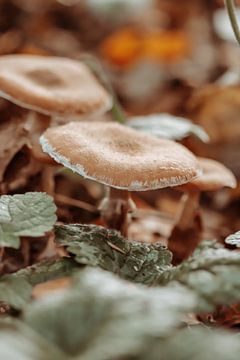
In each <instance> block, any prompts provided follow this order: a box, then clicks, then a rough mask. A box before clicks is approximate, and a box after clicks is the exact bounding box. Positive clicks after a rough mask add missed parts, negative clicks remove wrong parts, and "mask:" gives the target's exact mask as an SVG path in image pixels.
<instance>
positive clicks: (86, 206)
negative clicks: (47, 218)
mask: <svg viewBox="0 0 240 360" xmlns="http://www.w3.org/2000/svg"><path fill="white" fill-rule="evenodd" d="M54 199H55V200H56V201H57V202H59V203H61V204H64V205H68V206H75V207H77V208H79V209H83V210H86V211H89V212H92V213H97V212H98V210H97V208H96V207H95V206H93V205H91V204H88V203H86V202H85V201H81V200H76V199H72V198H69V197H68V196H65V195H62V194H55V195H54Z"/></svg>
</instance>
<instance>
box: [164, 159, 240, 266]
mask: <svg viewBox="0 0 240 360" xmlns="http://www.w3.org/2000/svg"><path fill="white" fill-rule="evenodd" d="M198 162H199V165H200V167H201V169H202V171H203V173H202V175H201V176H199V177H197V178H196V179H194V180H191V181H190V182H188V183H187V184H184V185H181V186H179V187H178V188H179V189H180V190H182V191H184V192H185V194H184V196H183V198H182V202H181V207H180V211H179V213H178V216H177V220H176V224H175V226H174V228H173V230H172V234H171V236H170V238H169V249H170V250H171V251H172V252H173V253H174V263H175V264H177V263H178V262H179V261H180V260H183V258H186V257H187V256H188V255H190V253H191V252H192V251H193V250H194V248H195V245H196V244H197V243H198V242H199V241H200V240H201V233H202V230H203V227H202V219H201V215H200V211H199V210H200V205H199V199H200V195H201V192H204V191H217V190H221V189H223V188H225V187H228V188H235V187H236V186H237V181H236V178H235V176H234V175H233V173H232V172H231V171H230V170H229V169H227V168H226V167H225V166H224V165H222V164H221V163H219V162H218V161H215V160H212V159H206V158H198ZM195 228H197V231H196V232H195V231H194V230H195ZM188 235H189V241H188ZM180 238H182V239H184V241H185V242H186V243H187V242H188V244H184V246H183V245H182V244H180V243H179V242H180Z"/></svg>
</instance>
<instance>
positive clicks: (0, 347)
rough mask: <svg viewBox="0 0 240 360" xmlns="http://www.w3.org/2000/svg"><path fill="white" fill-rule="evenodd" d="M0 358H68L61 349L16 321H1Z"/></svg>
mask: <svg viewBox="0 0 240 360" xmlns="http://www.w3.org/2000/svg"><path fill="white" fill-rule="evenodd" d="M0 359H2V360H33V359H34V360H43V359H44V360H67V358H66V356H65V355H63V354H62V353H61V351H60V350H57V349H56V348H54V346H53V345H51V344H49V343H48V342H47V341H45V340H44V339H43V338H42V337H40V336H39V335H38V334H36V333H35V332H33V331H32V330H31V329H29V328H27V327H26V326H25V325H23V324H22V323H19V322H16V321H0Z"/></svg>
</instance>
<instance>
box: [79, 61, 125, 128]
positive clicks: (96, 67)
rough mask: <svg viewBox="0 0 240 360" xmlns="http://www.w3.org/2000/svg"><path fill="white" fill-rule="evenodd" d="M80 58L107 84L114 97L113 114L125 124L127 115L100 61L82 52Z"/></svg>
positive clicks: (104, 84)
mask: <svg viewBox="0 0 240 360" xmlns="http://www.w3.org/2000/svg"><path fill="white" fill-rule="evenodd" d="M80 60H82V61H83V62H85V64H86V65H87V66H88V67H89V68H90V69H91V70H92V71H93V72H94V73H95V74H96V76H98V78H99V80H100V81H101V82H102V84H103V86H105V87H106V89H107V90H108V91H109V92H110V94H111V95H112V99H113V106H112V109H111V112H112V115H113V117H114V119H115V120H116V121H118V122H119V123H121V124H124V123H125V122H126V117H125V115H124V111H123V109H122V106H121V105H120V103H119V101H118V98H117V96H116V94H115V91H114V89H113V87H112V85H111V83H110V81H109V79H108V77H107V75H106V72H105V70H104V69H103V67H102V65H101V63H100V61H99V60H98V59H97V58H96V57H95V56H93V55H91V54H82V55H81V56H80Z"/></svg>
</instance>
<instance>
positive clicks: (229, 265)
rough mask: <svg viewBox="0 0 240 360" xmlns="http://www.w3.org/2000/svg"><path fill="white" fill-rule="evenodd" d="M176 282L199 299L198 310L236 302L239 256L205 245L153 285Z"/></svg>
mask: <svg viewBox="0 0 240 360" xmlns="http://www.w3.org/2000/svg"><path fill="white" fill-rule="evenodd" d="M171 282H178V283H180V284H182V285H184V286H186V287H187V288H188V289H190V290H192V291H193V292H194V293H195V294H196V295H197V296H198V298H199V309H200V310H201V311H208V310H209V309H212V308H213V307H214V306H216V305H219V304H223V305H227V304H231V303H234V302H237V301H239V300H240V253H239V252H237V251H230V250H227V249H225V248H224V247H223V246H222V245H220V244H218V243H217V242H215V241H205V242H203V243H202V244H200V245H199V247H198V248H197V249H196V251H195V252H194V254H193V255H192V256H191V257H190V258H189V259H187V260H186V261H184V262H183V263H182V264H180V265H179V266H177V267H175V268H172V269H170V270H167V271H166V272H164V273H162V274H161V275H160V276H159V278H158V280H157V282H156V283H155V284H161V285H162V284H167V283H171Z"/></svg>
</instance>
